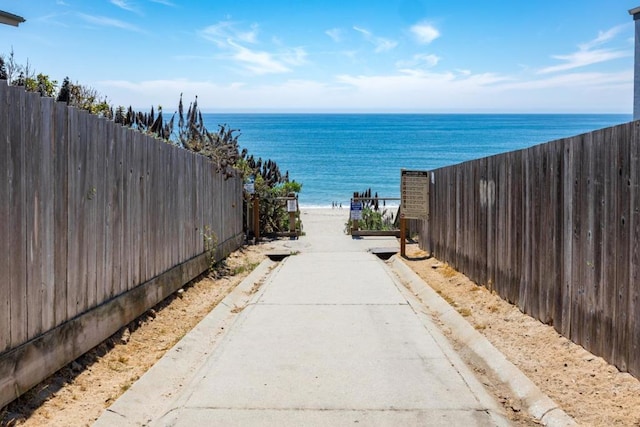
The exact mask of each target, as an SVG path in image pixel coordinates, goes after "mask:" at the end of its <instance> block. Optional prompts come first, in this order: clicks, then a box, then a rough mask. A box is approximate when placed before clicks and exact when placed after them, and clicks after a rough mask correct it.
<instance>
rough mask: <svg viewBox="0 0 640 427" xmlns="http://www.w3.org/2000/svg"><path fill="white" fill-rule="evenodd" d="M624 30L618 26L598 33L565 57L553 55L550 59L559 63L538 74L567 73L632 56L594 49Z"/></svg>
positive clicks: (615, 50) (626, 51) (629, 53)
mask: <svg viewBox="0 0 640 427" xmlns="http://www.w3.org/2000/svg"><path fill="white" fill-rule="evenodd" d="M625 28H627V25H618V26H616V27H613V28H611V29H610V30H608V31H604V32H603V31H600V32H599V33H598V36H597V37H596V38H595V39H593V40H591V41H589V42H587V43H582V44H580V45H578V50H577V51H576V52H573V53H570V54H567V55H553V56H552V58H554V59H558V60H560V61H561V63H560V64H558V65H552V66H549V67H545V68H542V69H540V70H539V71H538V73H539V74H548V73H555V72H558V71H568V70H573V69H575V68H581V67H586V66H588V65H592V64H598V63H602V62H607V61H611V60H614V59H619V58H626V57H629V56H632V55H633V52H631V50H620V49H594V48H596V47H598V46H602V45H603V44H606V43H608V42H610V41H611V40H613V39H614V38H615V37H616V36H617V35H618V34H619V33H620V32H621V31H623V30H624V29H625Z"/></svg>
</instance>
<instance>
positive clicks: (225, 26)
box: [200, 21, 259, 47]
mask: <svg viewBox="0 0 640 427" xmlns="http://www.w3.org/2000/svg"><path fill="white" fill-rule="evenodd" d="M258 31H259V26H258V25H257V24H253V25H251V26H250V28H249V29H248V30H240V29H238V28H237V24H235V23H233V22H231V21H222V22H219V23H217V24H214V25H209V26H208V27H206V28H205V29H204V30H202V31H201V32H200V35H201V36H202V37H204V38H205V39H207V40H209V41H212V42H214V43H215V44H217V45H218V46H219V47H225V46H228V45H229V43H231V42H241V43H249V44H254V43H256V40H257V37H258Z"/></svg>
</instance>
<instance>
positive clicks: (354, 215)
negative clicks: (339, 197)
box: [350, 202, 362, 221]
mask: <svg viewBox="0 0 640 427" xmlns="http://www.w3.org/2000/svg"><path fill="white" fill-rule="evenodd" d="M350 213H351V219H352V220H357V221H360V220H361V219H362V202H351V212H350Z"/></svg>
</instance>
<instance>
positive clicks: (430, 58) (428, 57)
mask: <svg viewBox="0 0 640 427" xmlns="http://www.w3.org/2000/svg"><path fill="white" fill-rule="evenodd" d="M440 59H441V58H440V57H439V56H437V55H433V54H426V53H418V54H415V55H413V57H412V58H411V59H410V60H408V61H398V62H396V67H397V68H413V67H420V68H425V67H426V68H431V67H435V66H436V65H438V63H439V62H440Z"/></svg>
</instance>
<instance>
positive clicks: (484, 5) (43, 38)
mask: <svg viewBox="0 0 640 427" xmlns="http://www.w3.org/2000/svg"><path fill="white" fill-rule="evenodd" d="M636 6H640V0H580V1H577V0H536V1H521V0H483V1H478V0H458V1H455V2H454V1H444V0H437V1H436V0H385V1H377V0H342V1H334V0H321V1H319V0H304V1H292V0H269V1H267V0H261V1H257V0H254V1H249V0H208V1H196V0H193V1H179V0H91V1H88V0H85V1H78V0H31V1H24V0H23V1H5V0H0V10H4V11H7V12H11V13H14V14H17V15H20V16H23V17H24V18H25V19H26V20H27V21H26V22H25V23H23V24H21V25H20V26H19V27H18V28H15V27H10V26H6V25H0V53H4V54H5V55H6V54H8V53H9V51H10V50H11V48H12V47H13V50H14V51H15V55H16V58H17V60H18V62H21V63H25V62H26V60H27V59H28V60H29V63H30V65H31V66H32V67H33V68H34V69H35V70H36V72H43V73H45V74H48V75H50V76H51V77H52V78H54V79H57V80H58V81H62V79H63V78H64V77H65V76H69V77H70V78H71V79H72V80H73V81H77V82H79V83H82V84H86V85H89V86H92V87H94V88H95V89H97V90H98V91H99V92H100V93H102V94H104V95H106V96H107V97H108V99H109V101H110V102H112V103H113V104H115V105H125V106H129V105H132V106H134V107H136V108H149V107H150V106H151V105H155V106H157V105H162V106H164V107H165V109H168V110H172V109H175V105H176V104H177V100H178V97H179V94H180V93H184V96H185V99H186V100H187V101H189V100H191V99H193V96H195V95H198V97H199V98H198V99H199V103H200V105H201V107H202V108H203V110H205V111H207V110H210V111H226V112H244V111H247V112H253V111H280V112H298V111H299V112H308V111H327V112H330V111H335V112H343V111H347V112H430V113H438V112H442V113H445V112H446V113H448V112H454V113H455V112H514V113H519V112H541V113H544V112H563V113H564V112H598V113H600V112H610V113H630V112H631V109H632V91H633V37H634V25H633V20H632V17H631V16H630V15H629V14H628V10H629V9H632V8H634V7H636Z"/></svg>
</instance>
